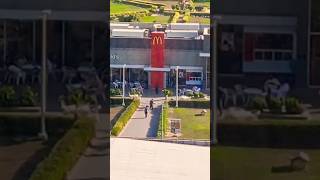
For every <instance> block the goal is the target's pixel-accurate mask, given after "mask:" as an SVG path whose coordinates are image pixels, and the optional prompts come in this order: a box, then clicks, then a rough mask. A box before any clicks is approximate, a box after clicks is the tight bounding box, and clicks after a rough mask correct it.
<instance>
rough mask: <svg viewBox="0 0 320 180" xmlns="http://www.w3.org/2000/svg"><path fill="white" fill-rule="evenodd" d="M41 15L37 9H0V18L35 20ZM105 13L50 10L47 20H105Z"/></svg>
mask: <svg viewBox="0 0 320 180" xmlns="http://www.w3.org/2000/svg"><path fill="white" fill-rule="evenodd" d="M42 16H43V13H42V11H39V10H11V9H0V19H19V20H37V19H41V18H42ZM107 17H108V15H107V13H105V12H101V11H52V13H51V14H50V15H49V16H48V20H66V21H106V20H107Z"/></svg>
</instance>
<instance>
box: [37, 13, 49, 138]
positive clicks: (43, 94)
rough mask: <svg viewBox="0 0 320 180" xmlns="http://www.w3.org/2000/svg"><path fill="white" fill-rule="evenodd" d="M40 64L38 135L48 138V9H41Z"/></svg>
mask: <svg viewBox="0 0 320 180" xmlns="http://www.w3.org/2000/svg"><path fill="white" fill-rule="evenodd" d="M42 13H43V15H42V65H41V132H40V133H39V136H40V137H41V138H42V139H43V140H45V141H46V140H48V134H47V132H46V106H47V99H46V98H47V97H46V96H47V19H48V15H50V14H51V11H50V10H43V11H42Z"/></svg>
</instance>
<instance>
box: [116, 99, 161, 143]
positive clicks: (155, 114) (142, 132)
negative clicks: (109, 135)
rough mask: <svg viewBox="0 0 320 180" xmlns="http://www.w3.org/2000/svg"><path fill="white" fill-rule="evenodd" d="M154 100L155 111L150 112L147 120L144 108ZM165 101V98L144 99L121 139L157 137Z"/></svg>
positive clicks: (122, 133) (121, 134)
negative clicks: (162, 106)
mask: <svg viewBox="0 0 320 180" xmlns="http://www.w3.org/2000/svg"><path fill="white" fill-rule="evenodd" d="M152 98H153V100H154V105H153V107H154V109H153V110H149V113H148V117H147V118H145V115H144V107H145V106H147V105H148V106H149V102H150V100H151V99H152ZM163 101H164V98H163V97H142V98H141V102H140V106H139V108H138V109H137V110H136V112H135V113H134V114H133V116H132V117H131V119H130V120H129V122H128V123H127V125H126V127H125V128H124V129H123V130H122V132H121V133H120V134H119V137H133V138H146V137H156V136H157V131H158V123H159V122H158V121H159V119H160V113H161V105H162V104H163Z"/></svg>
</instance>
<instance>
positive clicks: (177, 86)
mask: <svg viewBox="0 0 320 180" xmlns="http://www.w3.org/2000/svg"><path fill="white" fill-rule="evenodd" d="M178 88H179V66H176V107H178V100H179V94H178Z"/></svg>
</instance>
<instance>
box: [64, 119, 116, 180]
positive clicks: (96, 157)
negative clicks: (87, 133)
mask: <svg viewBox="0 0 320 180" xmlns="http://www.w3.org/2000/svg"><path fill="white" fill-rule="evenodd" d="M97 116H98V117H97V123H96V137H95V138H93V139H92V140H91V142H90V145H89V147H88V148H87V150H86V151H85V153H84V154H83V155H82V156H81V157H80V159H79V160H78V162H77V164H76V165H75V166H74V167H73V169H72V170H71V171H70V173H69V174H68V177H67V180H107V179H109V169H110V168H109V163H107V162H108V161H109V160H108V159H109V150H108V148H109V147H108V146H109V137H107V120H108V117H107V114H97Z"/></svg>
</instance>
